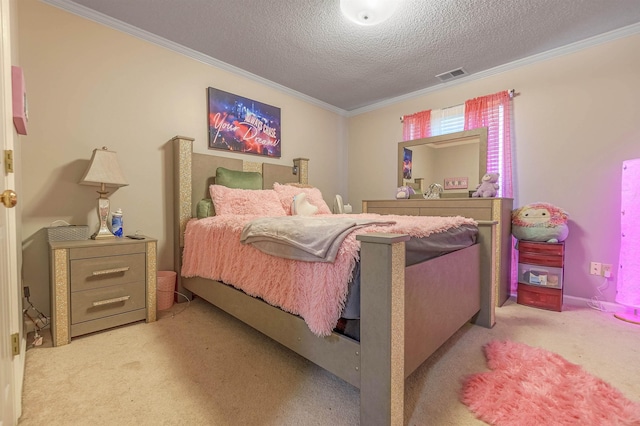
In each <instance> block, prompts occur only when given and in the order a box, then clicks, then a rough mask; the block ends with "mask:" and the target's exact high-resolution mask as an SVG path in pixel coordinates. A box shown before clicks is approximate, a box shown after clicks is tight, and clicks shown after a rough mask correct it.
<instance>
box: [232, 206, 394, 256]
mask: <svg viewBox="0 0 640 426" xmlns="http://www.w3.org/2000/svg"><path fill="white" fill-rule="evenodd" d="M394 223H395V222H394V221H385V220H374V219H358V218H348V217H331V216H282V217H264V218H260V219H255V220H252V221H251V222H249V223H247V224H246V225H245V226H244V228H243V229H242V234H241V236H240V242H241V243H243V244H251V245H252V246H253V247H255V248H257V249H258V250H260V251H262V252H264V253H267V254H270V255H272V256H278V257H284V258H286V259H293V260H302V261H306V262H333V261H334V260H335V258H336V255H337V254H338V250H339V249H340V244H342V241H343V240H344V239H345V237H346V236H347V235H349V233H350V232H352V231H354V230H356V229H359V228H362V227H364V226H375V225H392V224H394Z"/></svg>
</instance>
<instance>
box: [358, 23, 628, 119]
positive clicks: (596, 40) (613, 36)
mask: <svg viewBox="0 0 640 426" xmlns="http://www.w3.org/2000/svg"><path fill="white" fill-rule="evenodd" d="M638 33H640V23H636V24H632V25H628V26H626V27H622V28H619V29H617V30H613V31H609V32H606V33H603V34H600V35H597V36H593V37H590V38H587V39H584V40H581V41H577V42H575V43H571V44H567V45H565V46H562V47H558V48H556V49H551V50H548V51H546V52H542V53H539V54H537V55H531V56H528V57H526V58H523V59H519V60H517V61H513V62H509V63H507V64H504V65H499V66H497V67H494V68H491V69H488V70H486V71H481V72H478V73H475V74H471V75H469V76H467V77H462V78H459V79H456V80H454V81H449V82H446V83H442V84H439V85H437V86H432V87H428V88H426V89H422V90H418V91H415V92H411V93H407V94H406V95H402V96H398V97H395V98H391V99H386V100H384V101H381V102H377V103H375V104H371V105H367V106H365V107H362V108H358V109H354V110H351V111H348V112H347V117H353V116H356V115H359V114H363V113H365V112H370V111H375V110H377V109H380V108H383V107H387V106H389V105H393V104H396V103H399V102H402V101H406V100H408V99H413V98H417V97H419V96H423V95H426V94H429V93H434V92H438V91H440V90H445V89H448V88H450V87H453V86H458V85H460V84H464V83H468V82H471V81H475V80H480V79H483V78H486V77H490V76H493V75H497V74H502V73H504V72H507V71H511V70H514V69H516V68H521V67H524V66H526V65H531V64H535V63H537V62H543V61H546V60H549V59H553V58H557V57H559V56H564V55H569V54H571V53H575V52H578V51H580V50H584V49H588V48H590V47H593V46H597V45H599V44H603V43H607V42H610V41H613V40H617V39H620V38H624V37H629V36H631V35H635V34H638Z"/></svg>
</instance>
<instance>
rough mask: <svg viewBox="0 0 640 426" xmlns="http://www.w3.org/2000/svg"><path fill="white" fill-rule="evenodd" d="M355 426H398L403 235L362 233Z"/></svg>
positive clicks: (401, 371) (401, 396) (405, 237)
mask: <svg viewBox="0 0 640 426" xmlns="http://www.w3.org/2000/svg"><path fill="white" fill-rule="evenodd" d="M356 238H357V239H358V240H359V241H360V242H361V248H360V256H361V265H362V271H361V275H360V276H361V296H360V297H361V299H360V306H361V307H360V309H361V312H360V353H361V355H360V356H361V361H360V424H363V425H402V424H403V423H404V348H405V345H404V302H405V301H404V269H405V244H404V242H405V241H407V240H408V239H409V236H408V235H402V234H374V233H372V234H362V235H358V236H357V237H356Z"/></svg>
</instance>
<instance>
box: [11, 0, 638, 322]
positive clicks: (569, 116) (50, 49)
mask: <svg viewBox="0 0 640 426" xmlns="http://www.w3.org/2000/svg"><path fill="white" fill-rule="evenodd" d="M19 48H20V64H19V65H21V66H23V68H24V72H25V78H26V83H27V91H28V97H29V110H30V111H29V112H30V121H29V135H28V136H27V137H23V138H22V140H21V144H23V145H22V157H23V176H24V177H23V185H24V190H23V193H24V194H23V195H22V198H21V202H22V206H23V217H22V220H23V236H24V281H25V284H26V285H29V286H30V287H31V290H32V295H33V297H32V300H34V301H35V302H36V303H37V306H38V307H39V308H40V309H42V310H44V311H46V312H48V303H49V294H48V271H47V268H48V265H47V258H46V256H47V252H46V244H45V242H44V239H43V228H44V227H46V226H48V225H49V224H50V223H51V222H53V221H54V220H59V219H62V220H66V221H68V222H70V223H75V224H89V225H90V226H91V228H92V229H93V228H94V227H95V226H96V224H97V217H96V214H95V198H96V194H95V192H94V190H93V189H92V188H90V187H83V186H80V185H78V184H77V181H78V179H79V178H80V176H81V175H82V173H83V171H84V168H85V166H86V164H87V161H88V159H89V157H90V155H91V151H92V150H93V149H94V148H98V147H101V146H107V147H109V148H110V149H112V150H114V151H116V152H118V156H119V159H120V162H121V166H122V168H123V170H124V172H125V174H126V176H127V178H128V179H129V181H130V185H129V186H127V187H124V188H120V189H118V190H117V191H115V192H114V193H112V194H111V197H110V198H111V201H112V206H114V207H115V208H117V207H121V208H122V209H123V210H124V212H125V232H129V231H135V230H141V231H143V232H145V233H147V234H149V235H151V236H153V237H156V238H158V239H159V241H160V242H159V267H160V269H172V267H173V260H172V250H171V247H172V244H173V241H172V219H173V218H172V213H171V212H172V210H171V208H172V206H171V203H172V200H171V193H172V182H171V159H170V156H169V154H168V151H167V147H166V141H168V140H169V139H170V138H171V137H173V136H175V135H184V136H190V137H194V138H195V139H196V149H197V150H198V151H200V152H205V151H207V150H206V148H205V146H206V139H207V138H206V88H207V87H209V86H211V87H216V88H219V89H222V90H225V91H229V92H232V93H236V94H238V95H241V96H245V97H248V98H251V99H256V100H258V101H261V102H265V103H268V104H270V105H274V106H277V107H280V108H281V110H282V122H283V124H282V135H283V150H282V159H281V160H266V161H275V162H278V163H282V164H289V163H290V162H291V159H293V158H295V157H307V158H310V159H311V163H310V181H311V182H312V183H314V184H315V185H317V186H318V187H319V188H320V189H321V190H322V192H323V193H324V195H325V198H326V199H327V201H328V202H329V204H330V205H331V203H330V201H331V199H332V198H333V194H335V193H342V195H343V196H344V197H345V203H346V202H350V203H351V204H352V205H353V206H354V207H355V210H356V211H359V210H360V206H361V201H362V200H363V199H380V198H392V197H393V195H394V193H395V187H396V176H397V175H396V173H397V172H396V161H397V159H396V152H397V143H398V142H399V141H400V140H401V138H402V126H401V123H400V121H399V118H400V117H401V116H402V115H405V114H411V113H414V112H417V111H421V110H425V109H429V108H443V107H447V106H451V105H457V104H461V103H463V102H464V101H465V100H466V99H469V98H473V97H476V96H482V95H486V94H490V93H495V92H498V91H501V90H506V89H511V88H514V89H516V91H517V92H519V93H520V94H521V95H520V96H518V97H516V98H515V100H514V115H513V117H514V140H515V142H514V143H515V150H514V168H515V176H514V179H515V194H516V195H515V196H516V206H519V205H523V204H526V203H529V202H534V201H546V202H550V203H553V204H556V205H558V206H560V207H563V208H564V209H566V210H567V211H568V212H569V213H570V214H571V224H570V227H571V230H570V235H569V238H568V240H567V259H566V268H565V275H566V276H565V278H566V287H565V294H567V295H570V296H577V297H584V298H590V297H591V296H593V295H595V294H596V288H597V287H598V286H599V285H600V284H602V281H603V280H602V279H599V278H596V277H593V276H589V275H588V274H587V272H588V263H589V261H591V260H594V261H600V262H603V263H612V264H614V270H615V268H616V267H617V262H618V244H619V204H620V199H619V188H620V168H621V163H622V161H623V160H625V159H628V158H636V157H640V143H639V142H640V127H639V126H638V123H639V122H640V73H639V72H638V71H637V70H638V69H640V56H639V55H637V54H636V52H638V51H640V36H638V35H634V36H630V37H627V38H624V39H620V40H616V41H612V42H609V43H606V44H602V45H599V46H595V47H591V48H589V49H585V50H582V51H579V52H577V53H573V54H569V55H566V56H562V57H558V58H554V59H550V60H547V61H544V62H539V63H536V64H533V65H528V66H524V67H521V68H518V69H515V70H512V71H508V72H505V73H502V74H500V75H495V76H492V77H487V78H485V79H482V80H477V81H471V82H468V83H465V84H460V85H456V86H452V87H449V88H446V89H444V90H441V91H436V92H432V93H429V94H426V95H423V96H420V97H415V98H411V99H407V100H405V101H402V102H398V103H396V104H393V105H389V106H386V107H382V108H379V109H377V110H375V111H372V112H367V113H363V114H360V115H357V116H354V117H351V118H349V119H348V121H347V120H346V119H345V118H343V117H341V116H340V115H338V114H336V113H334V112H330V111H327V110H325V109H322V108H319V107H318V106H316V105H312V104H309V103H306V102H304V101H301V100H299V99H298V98H294V97H292V96H290V95H288V94H285V93H282V92H280V91H278V90H276V89H274V88H271V87H268V86H265V85H263V84H259V83H256V82H254V81H250V80H247V79H245V78H242V77H239V76H237V75H233V74H231V73H228V72H226V71H222V70H220V69H218V68H215V67H212V66H210V65H206V64H203V63H200V62H197V61H194V60H192V59H189V58H186V57H184V56H182V55H180V54H178V53H175V52H171V51H168V50H166V49H163V48H160V47H158V46H155V45H152V44H150V43H148V42H145V41H141V40H139V39H136V38H134V37H131V36H128V35H126V34H123V33H120V32H118V31H115V30H112V29H109V28H106V27H104V26H102V25H99V24H97V23H94V22H91V21H88V20H85V19H83V18H80V17H77V16H75V15H72V14H70V13H67V12H64V11H61V10H59V9H57V8H54V7H51V6H48V5H45V4H42V3H40V2H38V1H37V0H21V2H20V3H19ZM345 140H347V141H348V142H347V143H345ZM216 153H220V151H216ZM229 155H231V154H229ZM243 157H244V156H243ZM249 158H250V159H251V160H252V161H257V160H256V159H258V158H262V157H254V156H249ZM615 278H616V275H614V278H613V280H612V281H611V285H610V286H609V288H608V289H606V290H605V291H604V299H606V300H609V301H613V300H614V295H615Z"/></svg>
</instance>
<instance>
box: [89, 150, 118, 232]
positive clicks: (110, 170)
mask: <svg viewBox="0 0 640 426" xmlns="http://www.w3.org/2000/svg"><path fill="white" fill-rule="evenodd" d="M80 185H93V186H99V187H100V189H99V190H98V194H100V196H99V197H98V219H99V220H100V225H99V228H98V230H97V231H96V233H95V234H93V235H92V236H91V238H92V239H94V240H99V239H103V238H115V235H113V234H112V233H111V231H110V230H109V228H108V227H107V217H108V216H109V198H107V194H108V193H109V191H107V187H115V188H118V187H121V186H126V185H129V184H128V183H127V179H126V178H125V177H124V174H123V173H122V170H121V169H120V164H118V157H117V155H116V153H115V152H113V151H109V150H107V147H104V146H103V147H102V149H97V148H96V149H94V150H93V154H92V155H91V161H90V162H89V167H87V170H86V171H85V172H84V175H83V176H82V179H80Z"/></svg>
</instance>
